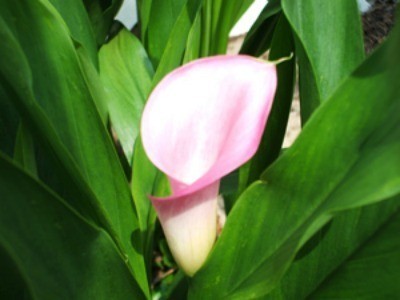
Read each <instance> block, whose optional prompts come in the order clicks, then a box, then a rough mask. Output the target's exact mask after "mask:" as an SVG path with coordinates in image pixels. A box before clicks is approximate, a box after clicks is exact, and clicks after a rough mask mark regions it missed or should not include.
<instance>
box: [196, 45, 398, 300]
mask: <svg viewBox="0 0 400 300" xmlns="http://www.w3.org/2000/svg"><path fill="white" fill-rule="evenodd" d="M392 41H393V39H392ZM392 41H390V40H389V41H388V43H387V45H386V47H382V48H381V49H380V50H379V51H378V52H376V53H374V55H373V56H371V57H370V58H369V59H367V60H366V61H365V63H364V64H363V65H362V66H361V67H360V68H359V69H357V70H356V71H355V72H354V73H353V74H352V76H350V77H349V78H348V79H347V80H346V81H345V82H344V83H343V85H342V86H341V87H340V88H339V89H338V90H337V92H336V93H335V94H334V95H333V96H332V97H331V99H330V100H328V101H326V102H325V104H324V105H322V106H321V107H320V108H319V109H318V111H317V112H316V113H315V115H314V116H313V117H312V118H311V119H310V121H309V122H308V124H307V126H305V128H304V130H303V132H302V133H301V135H300V136H299V138H298V139H297V141H296V142H295V144H294V145H293V146H292V147H291V148H290V149H289V150H287V151H286V152H285V153H284V154H283V155H282V156H281V157H280V158H279V159H278V160H277V161H276V162H275V163H274V164H273V165H271V167H270V168H269V169H267V171H266V172H265V173H264V174H263V176H262V179H263V181H262V182H258V183H256V184H254V185H253V186H251V187H250V188H249V189H248V190H246V192H245V193H244V194H243V195H242V196H241V198H240V199H239V200H238V202H237V204H236V205H235V206H234V208H233V210H232V211H231V213H230V215H229V217H228V220H227V223H226V226H225V228H224V231H223V232H222V235H221V237H220V239H219V241H218V242H217V245H216V247H215V249H214V251H213V252H212V255H211V256H210V257H209V260H208V262H207V263H206V264H205V266H204V267H203V268H202V269H201V270H200V271H199V272H198V273H197V275H196V276H195V277H194V280H193V282H192V283H191V291H190V295H191V297H192V298H193V299H196V298H207V297H214V298H223V297H229V298H230V299H241V298H251V297H264V296H266V295H267V294H268V293H270V292H271V291H272V290H273V289H274V288H275V287H276V285H277V283H278V282H279V280H280V279H281V277H282V275H283V274H284V273H285V271H286V270H287V268H288V267H289V265H290V263H291V261H292V260H293V258H294V255H295V253H296V251H297V250H298V249H299V247H300V246H301V245H303V244H304V243H305V242H306V241H307V239H309V238H310V237H311V236H312V235H313V234H314V233H315V232H317V231H318V230H319V229H320V228H321V227H322V226H323V225H324V224H326V222H328V221H329V220H330V219H331V218H332V215H333V214H334V213H337V212H338V211H342V210H344V209H350V208H354V207H357V206H358V207H359V206H363V205H368V204H372V203H376V202H378V201H383V200H386V199H388V198H390V197H392V196H395V195H397V194H399V193H400V162H399V159H400V158H399V156H398V153H399V151H400V143H399V140H400V123H399V118H398V112H399V111H400V102H398V101H397V100H398V99H399V97H400V94H399V90H398V88H397V87H396V86H395V85H393V84H392V82H391V80H390V78H392V76H393V73H394V74H396V76H400V74H399V70H400V68H399V67H395V68H394V66H400V61H399V57H398V56H393V57H392V56H390V55H391V52H389V51H388V48H389V46H390V43H392ZM394 70H395V71H394ZM354 99H357V101H355V100H354ZM338 120H340V122H338ZM372 167H373V168H374V172H368V173H365V172H362V175H363V176H360V173H359V172H361V171H362V170H364V171H365V170H371V168H372ZM386 172H387V175H386ZM301 174H303V175H301ZM380 177H382V179H380ZM366 181H367V182H368V183H369V184H370V185H368V186H363V188H364V189H365V193H364V191H363V193H362V195H368V194H371V195H370V196H368V197H362V198H358V197H357V198H356V200H357V201H356V202H353V201H354V199H355V197H354V196H355V195H357V194H354V193H357V191H358V190H356V189H354V190H353V189H352V187H350V188H347V189H346V191H345V189H344V187H345V186H347V184H348V183H349V182H353V183H357V184H361V183H362V182H366ZM358 195H360V194H358ZM360 196H361V195H360ZM397 205H398V203H397ZM282 220H285V222H282ZM376 225H377V227H379V224H376ZM250 227H251V230H247V231H246V234H243V230H244V229H245V228H250ZM260 233H263V234H260ZM337 243H338V241H337ZM237 257H240V258H241V259H240V261H238V260H237V259H235V258H237ZM210 278H214V280H210Z"/></svg>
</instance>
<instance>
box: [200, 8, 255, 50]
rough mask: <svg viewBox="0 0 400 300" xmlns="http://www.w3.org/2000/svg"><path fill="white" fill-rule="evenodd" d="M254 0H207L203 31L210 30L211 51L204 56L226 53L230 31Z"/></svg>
mask: <svg viewBox="0 0 400 300" xmlns="http://www.w3.org/2000/svg"><path fill="white" fill-rule="evenodd" d="M253 2H254V0H244V1H243V0H207V1H205V2H204V5H205V6H206V5H207V6H208V7H209V8H208V10H207V9H206V10H203V15H204V17H205V22H204V23H205V27H203V31H209V34H208V38H209V40H208V41H207V40H205V39H203V40H202V43H206V42H207V43H209V44H210V45H209V48H208V49H209V51H206V52H204V53H203V56H207V55H208V56H209V55H215V54H225V53H226V49H227V46H228V41H229V33H230V31H231V29H232V28H233V26H234V25H235V23H236V22H237V21H238V20H239V19H240V17H241V16H242V15H243V13H244V12H245V11H246V10H247V9H248V8H249V7H250V5H251V4H252V3H253Z"/></svg>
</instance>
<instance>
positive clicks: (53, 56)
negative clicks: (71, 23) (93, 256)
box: [0, 0, 148, 291]
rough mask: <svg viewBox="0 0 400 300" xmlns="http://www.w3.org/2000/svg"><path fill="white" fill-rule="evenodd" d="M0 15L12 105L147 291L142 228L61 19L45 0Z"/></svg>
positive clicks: (7, 6)
mask: <svg viewBox="0 0 400 300" xmlns="http://www.w3.org/2000/svg"><path fill="white" fill-rule="evenodd" d="M0 17H1V18H0V23H1V29H0V35H1V39H2V42H3V46H2V48H1V56H2V57H3V58H4V60H1V62H0V74H1V77H2V81H3V82H5V83H6V85H7V86H8V89H9V90H10V93H14V94H15V95H16V97H13V98H14V101H16V102H15V104H16V106H17V108H18V110H19V111H20V113H21V114H23V115H24V118H25V120H24V121H26V122H27V125H29V127H30V128H32V129H34V130H35V131H36V132H35V134H34V135H36V136H40V138H41V141H42V142H43V141H45V142H46V144H47V147H48V146H50V147H51V148H50V149H51V150H50V149H49V148H48V149H47V150H48V151H49V152H50V153H51V154H52V155H54V156H55V157H56V158H57V160H58V162H59V163H60V164H61V165H62V166H63V167H64V172H65V173H63V174H61V178H59V179H60V180H61V179H62V177H65V176H67V177H69V181H72V182H74V184H75V185H78V186H79V187H81V188H82V190H84V191H85V192H88V193H89V194H92V193H94V195H95V196H96V198H95V199H93V195H91V197H87V198H85V199H87V201H88V202H87V203H78V202H77V200H76V199H73V198H72V197H71V198H67V199H68V200H69V201H70V202H71V203H74V205H77V207H81V208H82V207H85V208H84V209H83V211H84V212H86V213H87V214H90V213H91V214H95V215H96V216H97V218H98V219H100V220H102V222H101V223H102V226H105V227H107V229H108V230H110V231H111V232H112V236H113V238H114V239H115V240H116V241H117V243H118V245H119V246H120V247H121V251H123V253H124V255H126V256H127V261H128V263H129V264H130V265H131V266H132V269H133V272H134V273H135V275H136V278H137V280H138V281H139V282H140V286H141V287H142V289H143V290H144V291H146V290H147V289H148V286H147V285H148V283H147V278H146V277H147V276H146V274H145V266H144V261H143V257H142V256H141V255H140V254H139V253H140V251H141V249H140V247H141V246H140V245H141V242H140V240H138V239H135V238H132V236H133V233H134V232H136V231H138V230H139V228H138V221H137V217H136V214H135V210H134V207H133V202H132V199H131V195H130V191H129V186H128V183H127V180H126V178H125V175H124V173H123V170H122V168H121V165H120V164H119V161H118V157H117V155H116V153H115V150H114V147H113V144H112V141H111V138H110V137H109V136H108V134H107V131H106V128H105V127H104V124H103V123H102V121H101V118H100V116H99V113H98V111H97V108H96V105H95V101H94V99H93V98H92V95H91V93H90V91H89V89H88V86H87V85H86V82H85V78H84V76H83V74H82V71H81V65H80V63H79V60H78V56H77V53H76V51H75V48H74V44H73V42H72V40H71V39H70V37H69V32H68V29H67V28H66V26H65V23H64V22H63V21H62V19H61V17H60V16H59V14H58V13H57V11H56V10H55V9H54V7H52V6H51V5H50V4H49V3H48V2H47V1H45V0H43V1H41V2H32V1H27V0H24V1H19V2H18V4H16V3H12V4H11V3H10V2H5V3H4V2H3V3H2V4H1V9H0ZM15 19H17V20H19V22H14V21H13V20H15ZM48 24H51V26H48ZM26 32H30V34H26ZM15 70H18V72H15ZM49 123H50V124H51V125H50V124H49ZM60 141H61V143H62V144H60ZM71 157H72V158H73V161H72V162H71ZM77 166H79V172H77ZM54 176H56V174H55V175H54ZM87 186H90V190H91V191H90V190H89V191H87ZM64 190H66V191H65V192H66V193H68V189H66V188H65V187H64V189H63V190H62V191H58V192H60V193H61V194H62V193H63V192H64ZM89 207H92V208H91V209H90V208H89ZM82 214H84V213H82ZM134 247H136V249H135V248H134Z"/></svg>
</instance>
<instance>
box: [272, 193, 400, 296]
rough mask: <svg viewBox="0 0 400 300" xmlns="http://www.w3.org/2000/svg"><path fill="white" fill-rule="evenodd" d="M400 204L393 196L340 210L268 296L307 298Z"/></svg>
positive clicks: (309, 243)
mask: <svg viewBox="0 0 400 300" xmlns="http://www.w3.org/2000/svg"><path fill="white" fill-rule="evenodd" d="M398 207H399V200H398V199H393V200H391V201H385V203H379V204H374V205H370V206H367V207H363V208H361V209H354V210H350V211H346V212H344V213H340V214H339V215H338V216H336V217H335V218H334V219H333V221H332V222H331V223H329V225H328V227H327V229H326V230H327V231H326V233H325V234H324V233H323V232H321V231H319V232H318V233H316V234H315V235H314V237H313V238H312V239H311V240H309V241H308V242H307V243H306V244H305V245H304V246H303V247H302V248H301V249H300V251H299V253H298V256H299V255H300V257H299V258H298V259H296V260H295V262H294V263H293V264H292V265H291V266H290V268H289V270H288V271H287V273H286V274H285V276H284V277H283V278H282V280H281V282H280V284H279V286H278V287H277V288H275V290H274V291H273V292H272V293H271V294H270V295H269V297H268V299H291V298H298V299H305V298H307V297H308V296H309V294H310V293H311V292H312V291H314V290H315V289H316V288H318V287H319V286H320V285H321V283H322V282H323V281H324V279H325V278H326V277H328V276H329V275H330V274H331V273H332V272H334V271H335V270H336V269H337V268H338V267H341V266H342V265H344V264H345V262H346V259H347V258H348V257H349V256H350V255H352V254H353V252H355V251H356V250H358V249H362V247H364V245H365V243H366V242H367V241H368V240H369V239H370V237H371V236H372V235H376V231H377V228H379V227H381V226H383V225H384V224H385V222H386V221H387V220H388V219H389V218H391V216H392V215H393V213H394V212H395V211H396V210H398ZM323 230H324V229H323ZM378 232H379V231H378Z"/></svg>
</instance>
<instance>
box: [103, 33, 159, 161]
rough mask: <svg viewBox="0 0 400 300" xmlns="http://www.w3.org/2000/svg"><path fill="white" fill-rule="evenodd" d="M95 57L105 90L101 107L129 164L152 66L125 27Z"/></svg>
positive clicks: (149, 82)
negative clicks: (105, 111) (103, 107)
mask: <svg viewBox="0 0 400 300" xmlns="http://www.w3.org/2000/svg"><path fill="white" fill-rule="evenodd" d="M99 60H100V77H101V81H102V83H103V86H104V89H105V93H106V97H105V100H106V103H105V105H104V106H105V107H106V108H107V112H108V114H109V118H110V120H111V124H112V127H113V128H114V130H115V131H116V133H117V136H118V139H119V141H120V142H121V144H122V147H123V150H124V152H125V155H126V157H127V158H128V161H129V162H130V163H131V162H132V155H133V146H134V142H135V139H136V138H137V136H138V134H139V121H140V116H141V114H142V110H143V106H144V103H145V102H146V99H147V97H148V95H149V93H150V90H151V80H152V76H153V68H152V66H151V63H150V61H149V59H148V57H147V54H146V52H145V50H144V49H143V47H142V45H141V43H140V42H139V40H138V39H137V38H136V37H135V36H134V35H132V34H131V33H130V32H129V31H127V30H125V29H123V30H121V31H120V32H119V34H118V35H117V36H116V37H114V38H113V39H112V40H111V41H110V42H109V43H108V44H106V45H104V46H103V47H102V48H101V49H100V53H99Z"/></svg>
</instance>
